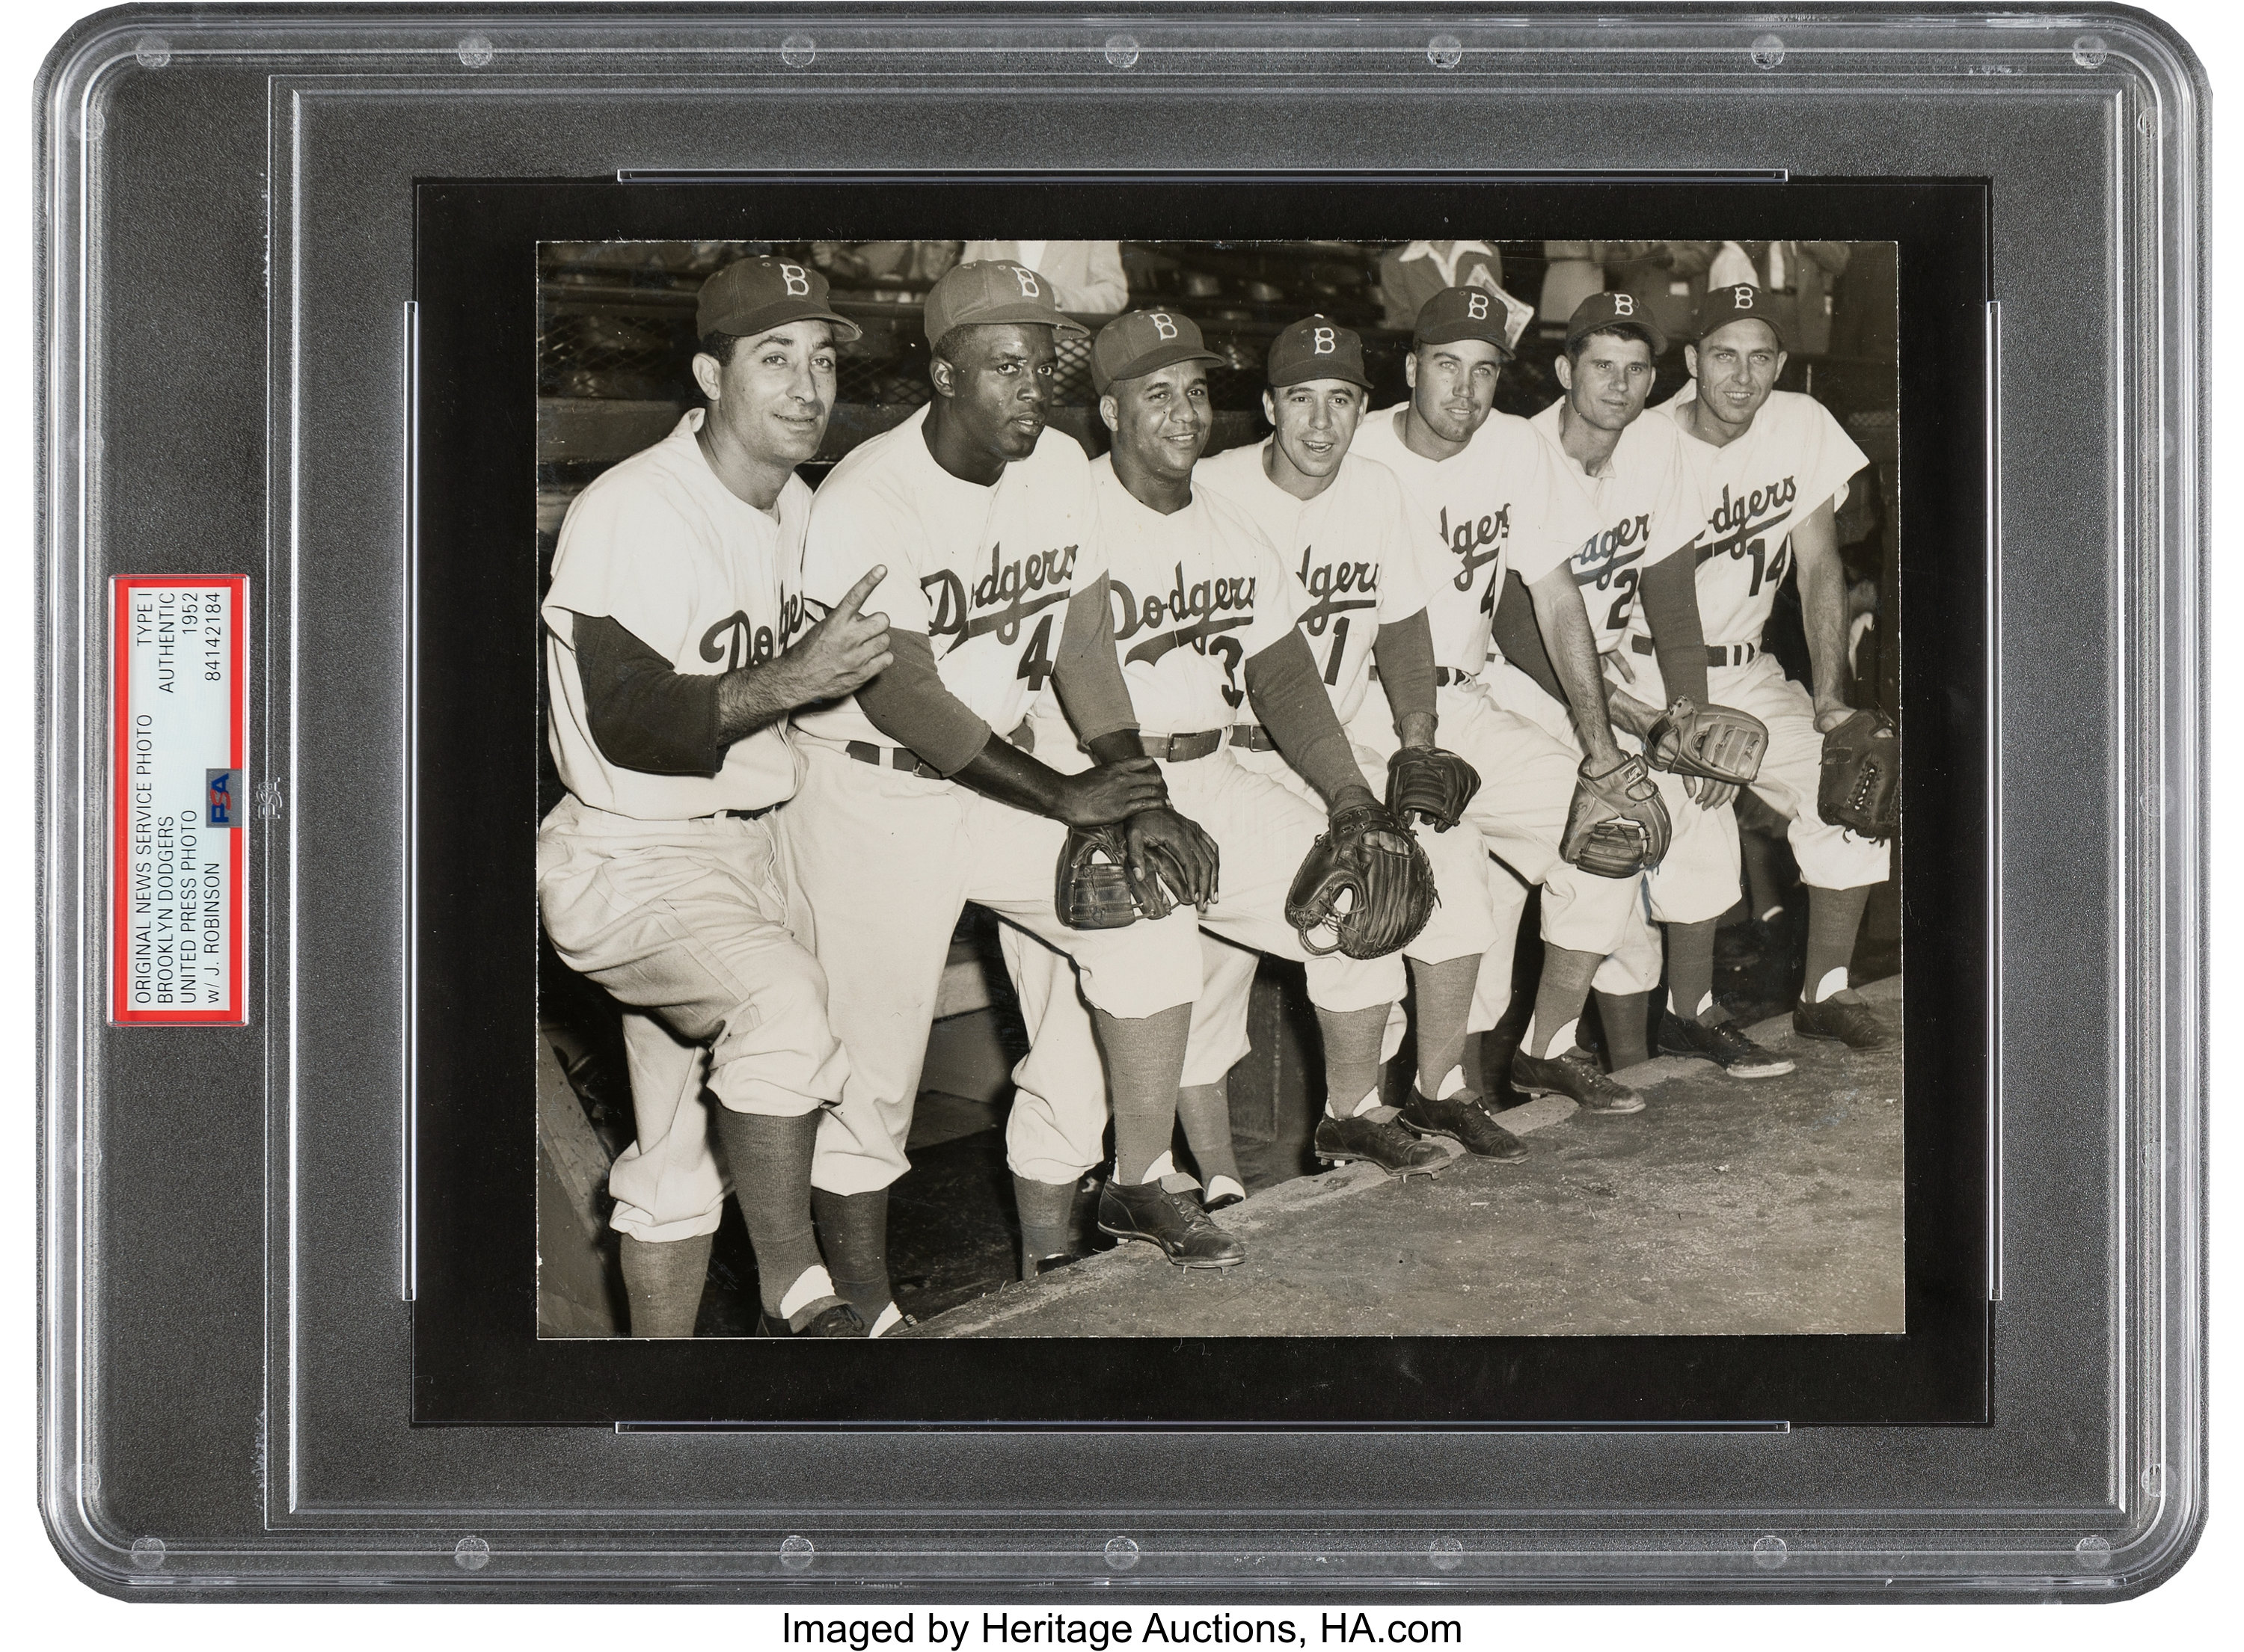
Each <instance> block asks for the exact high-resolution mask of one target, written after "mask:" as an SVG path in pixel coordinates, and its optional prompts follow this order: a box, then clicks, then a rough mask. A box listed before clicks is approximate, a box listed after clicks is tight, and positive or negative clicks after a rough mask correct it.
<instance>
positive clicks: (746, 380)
mask: <svg viewBox="0 0 2244 1652" xmlns="http://www.w3.org/2000/svg"><path fill="white" fill-rule="evenodd" d="M694 367H695V374H696V376H697V378H698V379H699V380H700V384H701V388H702V390H703V393H704V394H706V395H707V396H708V398H709V422H710V423H711V424H712V425H713V426H714V427H715V430H714V432H713V434H715V435H717V437H718V439H719V441H720V443H721V444H723V445H726V446H730V447H733V448H738V449H740V450H742V451H745V452H747V453H749V454H753V455H755V456H756V457H757V458H759V459H761V460H763V461H765V462H768V463H772V464H779V465H786V466H789V467H792V466H794V465H799V464H801V463H802V462H804V461H805V460H808V459H809V458H811V457H813V456H814V455H816V453H817V452H818V444H819V443H820V442H821V441H823V440H824V439H825V436H826V420H827V416H828V415H829V414H831V413H832V412H833V411H834V374H835V350H834V329H833V328H832V327H830V326H828V324H827V323H826V322H824V321H789V322H787V323H785V324H784V325H782V326H781V327H775V328H774V329H773V330H772V331H771V332H769V333H766V334H761V335H760V336H759V337H756V338H752V339H742V340H741V341H740V342H739V343H738V344H736V345H734V346H733V354H732V356H731V358H730V359H729V360H728V361H725V362H724V363H722V364H721V365H720V364H719V362H718V361H717V359H716V358H715V357H714V356H709V355H704V356H700V357H697V358H696V360H695V363H694Z"/></svg>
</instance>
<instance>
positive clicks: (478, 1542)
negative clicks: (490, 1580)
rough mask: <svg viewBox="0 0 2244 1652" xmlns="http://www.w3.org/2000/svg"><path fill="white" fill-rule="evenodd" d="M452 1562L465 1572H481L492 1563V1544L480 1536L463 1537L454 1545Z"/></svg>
mask: <svg viewBox="0 0 2244 1652" xmlns="http://www.w3.org/2000/svg"><path fill="white" fill-rule="evenodd" d="M452 1564H453V1565H455V1566H456V1567H458V1568H460V1569H461V1570H462V1571H463V1572H480V1571H482V1570H483V1568H484V1567H486V1566H489V1565H490V1544H489V1543H486V1542H484V1541H483V1539H482V1538H480V1537H463V1538H462V1539H461V1540H460V1541H458V1542H456V1543H455V1544H453V1545H452Z"/></svg>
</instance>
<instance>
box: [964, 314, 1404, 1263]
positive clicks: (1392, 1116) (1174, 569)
mask: <svg viewBox="0 0 2244 1652" xmlns="http://www.w3.org/2000/svg"><path fill="white" fill-rule="evenodd" d="M1091 359H1092V378H1093V382H1094V384H1095V386H1096V388H1098V393H1099V403H1098V410H1099V416H1100V418H1101V419H1103V420H1104V421H1105V424H1106V427H1107V428H1108V429H1109V430H1111V431H1112V433H1113V437H1114V446H1113V450H1112V452H1111V453H1110V454H1109V455H1106V457H1105V458H1103V459H1101V460H1099V461H1098V462H1097V463H1096V465H1095V466H1094V469H1096V471H1097V472H1098V502H1099V513H1100V523H1101V525H1102V527H1103V529H1105V536H1106V545H1107V578H1108V583H1109V587H1110V590H1111V591H1112V600H1113V604H1114V624H1113V635H1114V647H1115V649H1116V650H1117V651H1118V653H1119V658H1120V661H1121V664H1122V670H1123V672H1124V674H1125V676H1126V677H1127V678H1128V679H1129V684H1130V695H1131V699H1132V702H1133V703H1134V704H1135V705H1136V706H1137V707H1138V711H1139V716H1140V718H1142V719H1143V721H1144V725H1145V733H1144V734H1143V736H1142V738H1143V740H1144V744H1145V749H1146V751H1147V752H1150V753H1151V754H1152V755H1153V756H1155V757H1157V758H1158V759H1160V761H1161V765H1162V768H1163V772H1164V773H1165V774H1166V777H1167V779H1168V783H1169V790H1170V792H1171V793H1172V795H1173V797H1174V798H1175V799H1176V802H1177V806H1178V807H1179V809H1180V810H1182V811H1183V812H1184V813H1186V814H1188V815H1189V816H1190V817H1191V818H1192V819H1194V820H1195V821H1197V822H1199V823H1200V825H1201V826H1204V827H1205V828H1206V830H1207V832H1208V833H1209V834H1210V835H1211V836H1213V838H1214V839H1215V841H1216V844H1217V846H1218V847H1219V848H1220V852H1221V854H1222V866H1223V874H1222V882H1221V887H1220V893H1219V894H1218V896H1217V898H1216V900H1214V901H1213V903H1212V904H1210V905H1209V906H1208V907H1207V908H1206V911H1205V912H1204V913H1202V914H1201V915H1200V924H1201V926H1202V927H1204V928H1205V929H1206V930H1207V931H1208V932H1209V933H1210V934H1213V935H1214V936H1215V937H1216V938H1217V939H1218V940H1219V941H1227V942H1231V943H1233V944H1234V945H1235V946H1238V947H1247V948H1250V949H1252V950H1253V951H1254V952H1259V953H1267V954H1271V955H1272V956H1274V957H1280V958H1285V959H1288V960H1292V961H1299V962H1301V963H1302V964H1303V965H1305V966H1306V973H1307V974H1308V993H1309V1001H1310V1002H1311V1003H1312V1004H1313V1005H1314V1006H1315V1009H1316V1015H1317V1025H1318V1029H1319V1031H1320V1033H1321V1036H1322V1042H1323V1046H1324V1065H1325V1092H1326V1108H1325V1116H1323V1117H1322V1118H1321V1119H1320V1120H1319V1121H1318V1124H1317V1134H1316V1147H1317V1151H1318V1152H1319V1153H1320V1154H1321V1155H1323V1156H1326V1157H1328V1158H1329V1159H1333V1160H1348V1159H1357V1158H1362V1159H1367V1160H1369V1161H1370V1162H1372V1163H1375V1164H1378V1165H1379V1166H1380V1167H1381V1168H1382V1170H1386V1171H1388V1172H1389V1174H1390V1175H1396V1176H1402V1175H1406V1174H1413V1173H1422V1172H1431V1171H1433V1170H1436V1169H1438V1168H1440V1167H1441V1166H1442V1165H1443V1163H1445V1162H1446V1159H1445V1156H1444V1155H1443V1152H1442V1151H1441V1150H1440V1149H1438V1148H1436V1147H1435V1146H1433V1145H1432V1144H1431V1143H1426V1142H1422V1141H1419V1140H1418V1139H1417V1138H1416V1137H1415V1136H1412V1135H1411V1134H1410V1133H1409V1131H1407V1130H1405V1129H1402V1128H1401V1127H1400V1126H1399V1125H1398V1123H1396V1109H1393V1108H1389V1107H1385V1106H1383V1105H1382V1104H1381V1102H1380V1100H1379V1059H1380V1046H1381V1042H1382V1035H1383V1033H1384V1032H1385V1029H1386V1026H1387V1018H1388V1012H1389V1008H1391V1007H1392V1006H1393V1005H1394V1004H1395V1002H1396V1001H1397V1000H1398V999H1400V998H1401V997H1402V988H1403V985H1404V974H1403V967H1402V959H1401V958H1400V957H1399V956H1398V955H1396V954H1388V955H1387V956H1384V957H1381V958H1376V959H1369V960H1358V959H1354V958H1349V957H1348V956H1346V955H1344V954H1341V953H1339V952H1329V953H1325V954H1321V955H1320V954H1315V953H1313V952H1312V951H1311V950H1310V949H1309V948H1308V947H1306V946H1305V945H1304V944H1303V941H1302V937H1301V934H1300V933H1299V932H1298V931H1296V930H1295V929H1294V927H1293V926H1292V925H1291V924H1290V923H1288V921H1287V919H1286V916H1285V907H1286V895H1287V890H1288V886H1289V885H1290V884H1291V883H1292V881H1293V879H1294V873H1295V872H1296V871H1297V870H1298V869H1299V868H1300V866H1301V861H1302V860H1303V859H1304V857H1305V856H1307V855H1308V852H1309V849H1310V846H1311V845H1312V844H1313V843H1314V842H1315V839H1316V838H1317V836H1318V835H1319V833H1321V832H1322V831H1323V830H1324V829H1325V827H1326V825H1327V813H1326V812H1327V810H1328V809H1330V810H1331V811H1332V812H1334V813H1338V812H1339V811H1341V810H1342V809H1345V808H1348V807H1351V806H1358V805H1362V804H1365V803H1369V802H1374V801H1375V796H1374V794H1373V793H1371V792H1370V790H1369V788H1368V787H1367V786H1365V784H1364V778H1363V774H1362V770H1361V769H1360V768H1359V767H1358V765H1357V762H1356V759H1355V753H1354V751H1353V749H1352V748H1351V746H1350V745H1349V742H1348V737H1347V735H1346V733H1345V732H1343V731H1342V728H1341V725H1340V722H1339V719H1338V718H1336V717H1335V715H1334V712H1333V703H1332V700H1331V698H1330V696H1329V694H1328V691H1327V689H1326V686H1325V684H1324V682H1323V679H1322V672H1323V669H1324V663H1323V662H1322V661H1321V660H1319V659H1318V658H1316V657H1315V655H1314V654H1313V653H1312V652H1311V651H1310V646H1309V642H1308V637H1305V636H1304V635H1303V633H1302V631H1301V629H1300V628H1299V624H1298V622H1299V621H1300V620H1301V617H1302V616H1303V614H1304V612H1305V611H1306V610H1307V609H1308V606H1309V597H1308V592H1307V591H1306V590H1304V589H1303V587H1302V585H1301V581H1300V580H1298V579H1297V578H1296V577H1294V571H1293V570H1292V569H1291V568H1290V567H1288V565H1287V563H1286V562H1285V561H1284V559H1283V558H1282V557H1281V556H1280V554H1279V552H1278V550H1277V549H1276V548H1275V547H1274V545H1272V544H1271V543H1270V542H1269V540H1268V539H1267V538H1266V537H1264V536H1263V534H1262V532H1261V529H1258V528H1257V527H1256V526H1255V525H1254V520H1253V518H1252V517H1250V516H1248V515H1247V512H1246V511H1244V510H1242V509H1240V507H1239V506H1237V505H1236V504H1234V503H1233V502H1231V500H1230V498H1229V497H1228V496H1227V495H1225V494H1223V493H1220V492H1218V491H1217V490H1215V489H1212V488H1206V487H1200V486H1196V485H1195V482H1194V466H1195V464H1196V462H1197V461H1198V460H1199V458H1200V449H1201V448H1203V447H1204V446H1206V442H1207V436H1208V432H1209V430H1210V429H1211V428H1213V415H1212V413H1211V412H1210V410H1209V406H1208V399H1207V364H1208V363H1209V362H1211V361H1218V360H1220V358H1219V357H1217V356H1216V355H1214V354H1213V352H1211V351H1209V350H1208V349H1206V347H1205V346H1204V345H1203V343H1202V341H1201V338H1200V329H1199V328H1198V327H1195V326H1194V325H1193V322H1192V321H1191V320H1189V319H1187V318H1186V317H1184V316H1181V315H1177V314H1173V313H1171V312H1168V311H1164V310H1149V311H1138V312H1133V313H1132V314H1128V315H1125V316H1121V317H1119V318H1118V319H1117V320H1114V321H1112V322H1110V323H1108V325H1107V326H1106V327H1104V328H1102V329H1101V330H1100V332H1099V334H1098V338H1097V339H1096V340H1095V341H1093V343H1092V358H1091ZM1250 695H1251V696H1252V697H1253V698H1254V705H1255V708H1256V711H1257V712H1258V713H1259V715H1260V717H1261V719H1262V720H1261V727H1263V728H1265V729H1267V731H1268V732H1269V734H1270V735H1271V736H1272V737H1273V738H1274V741H1275V744H1276V745H1277V747H1278V749H1279V751H1281V752H1283V753H1284V754H1285V757H1286V759H1287V760H1288V762H1290V763H1291V764H1293V765H1294V767H1295V768H1297V769H1298V770H1299V771H1300V772H1301V774H1302V775H1303V776H1304V777H1306V781H1307V786H1308V787H1314V788H1315V796H1316V797H1317V798H1318V799H1321V802H1313V801H1311V800H1310V797H1309V796H1308V794H1307V793H1306V792H1305V790H1303V789H1297V788H1296V787H1294V786H1288V785H1286V784H1283V783H1281V782H1280V781H1279V780H1277V779H1274V778H1273V777H1272V776H1270V775H1269V774H1267V773H1265V772H1258V770H1256V769H1254V768H1249V767H1248V766H1247V765H1245V764H1243V763H1242V762H1240V752H1241V748H1240V746H1238V745H1234V744H1233V739H1232V737H1233V735H1234V732H1235V730H1236V727H1237V725H1238V718H1239V716H1240V706H1241V705H1243V704H1244V703H1245V702H1246V700H1247V698H1248V697H1249V696H1250ZM1042 723H1043V719H1041V718H1039V719H1038V724H1039V726H1038V734H1037V749H1038V751H1039V752H1056V750H1057V748H1058V747H1059V746H1060V745H1063V744H1064V743H1065V736H1064V734H1062V733H1060V732H1047V730H1046V729H1045V728H1044V726H1042ZM1054 760H1058V759H1057V757H1055V759H1054ZM1125 933H1126V932H1125ZM1008 961H1009V963H1010V964H1011V965H1012V967H1013V968H1014V969H1015V974H1016V981H1017V985H1018V987H1019V990H1020V995H1021V1001H1022V1010H1023V1015H1024V1020H1025V1021H1026V1022H1027V1024H1028V1030H1029V1037H1030V1043H1031V1050H1030V1054H1029V1056H1028V1057H1027V1058H1026V1059H1025V1060H1024V1062H1023V1063H1022V1064H1021V1066H1020V1067H1019V1068H1018V1069H1016V1075H1015V1076H1016V1080H1017V1086H1018V1087H1017V1090H1016V1092H1015V1095H1014V1098H1013V1122H1012V1123H1009V1126H1008V1131H1009V1136H1008V1145H1009V1149H1010V1151H1011V1153H1012V1155H1013V1166H1014V1170H1015V1173H1016V1174H1017V1175H1019V1174H1023V1173H1024V1172H1025V1173H1029V1174H1033V1175H1035V1176H1036V1177H1039V1178H1041V1179H1043V1180H1045V1181H1047V1182H1049V1183H1053V1184H1055V1185H1057V1184H1058V1183H1062V1182H1065V1183H1072V1182H1073V1181H1074V1179H1075V1178H1076V1177H1078V1176H1080V1175H1081V1174H1082V1172H1083V1170H1085V1168H1087V1167H1088V1166H1089V1165H1091V1164H1093V1163H1097V1162H1098V1156H1099V1151H1100V1150H1099V1136H1100V1132H1101V1130H1102V1129H1103V1128H1104V1124H1105V1085H1104V1082H1102V1079H1101V1075H1100V1074H1099V1071H1098V1062H1097V1052H1096V1050H1095V1049H1093V1048H1092V1045H1091V1043H1090V1041H1089V1040H1088V1039H1087V1038H1085V1036H1084V1035H1083V1034H1084V1017H1083V1016H1082V1015H1081V1012H1080V1007H1079V1004H1078V999H1077V995H1076V994H1075V993H1074V992H1073V991H1072V990H1071V988H1070V985H1069V983H1068V981H1067V980H1066V975H1065V968H1066V966H1065V960H1063V959H1060V958H1058V957H1056V956H1054V955H1052V954H1049V953H1045V954H1041V955H1038V954H1037V953H1036V952H1035V951H1034V950H1032V949H1031V948H1029V947H1023V946H1020V945H1019V944H1018V943H1016V944H1015V946H1014V947H1013V950H1012V952H1011V953H1010V954H1009V958H1008ZM1199 962H1200V961H1199V958H1198V955H1197V954H1195V956H1194V961H1193V963H1194V970H1195V975H1194V985H1195V986H1197V985H1198V975H1197V971H1198V968H1199ZM1040 976H1041V977H1042V978H1041V979H1039V977H1040ZM1087 992H1088V986H1087V984H1086V987H1085V993H1086V994H1087ZM1194 1022H1195V1026H1194V1028H1193V1049H1192V1052H1191V1054H1190V1055H1188V1057H1187V1059H1186V1070H1185V1082H1186V1085H1187V1086H1188V1087H1190V1088H1192V1089H1202V1090H1205V1089H1210V1088H1212V1087H1213V1086H1215V1085H1217V1084H1219V1083H1220V1081H1221V1079H1222V1077H1223V1075H1224V1074H1225V1073H1226V1072H1227V1071H1228V1069H1230V1068H1231V1066H1232V1065H1233V1064H1234V1062H1236V1061H1237V1060H1238V1059H1239V1057H1240V1055H1242V1054H1244V1053H1245V1050H1244V1039H1243V1036H1241V1035H1240V1034H1241V1033H1243V1028H1238V1029H1235V1030H1234V1029H1233V1028H1223V1029H1214V1028H1209V1027H1208V1026H1206V1024H1205V1022H1204V1020H1203V1018H1202V1017H1201V1015H1200V1014H1199V1013H1197V1012H1196V1013H1195V1015H1194ZM1219 1030H1220V1032H1221V1033H1222V1034H1223V1036H1221V1037H1213V1036H1211V1034H1213V1033H1215V1032H1218V1031H1219ZM1121 1106H1122V1102H1121V1098H1120V1096H1119V1094H1118V1095H1117V1096H1116V1098H1115V1108H1116V1116H1117V1129H1116V1160H1115V1167H1114V1178H1113V1179H1112V1180H1111V1181H1110V1182H1109V1183H1108V1184H1107V1187H1108V1191H1109V1193H1111V1192H1112V1190H1113V1189H1114V1188H1115V1187H1117V1186H1127V1185H1128V1184H1129V1183H1130V1182H1131V1181H1132V1180H1133V1179H1145V1180H1152V1179H1154V1178H1159V1177H1166V1176H1173V1175H1176V1174H1177V1173H1176V1172H1175V1171H1174V1170H1173V1161H1172V1160H1171V1157H1170V1155H1169V1152H1168V1143H1167V1142H1166V1141H1164V1142H1163V1143H1161V1144H1160V1146H1161V1151H1160V1152H1159V1154H1157V1155H1155V1156H1152V1158H1151V1159H1150V1160H1147V1161H1144V1162H1140V1161H1139V1160H1136V1159H1133V1158H1132V1157H1130V1156H1125V1153H1124V1152H1123V1150H1122V1145H1121V1139H1120V1138H1121V1130H1120V1128H1119V1123H1120V1109H1121ZM1202 1168H1203V1170H1206V1169H1207V1168H1209V1167H1207V1166H1205V1165H1204V1166H1203V1167H1202ZM1182 1180H1183V1178H1181V1177H1179V1183H1181V1182H1182ZM1183 1191H1184V1190H1183V1187H1182V1185H1181V1184H1179V1186H1178V1194H1179V1197H1183ZM1203 1219H1205V1218H1203ZM1211 1225H1212V1224H1211ZM1099 1226H1100V1228H1101V1229H1102V1230H1103V1231H1105V1232H1108V1233H1111V1234H1114V1235H1115V1236H1116V1237H1139V1235H1137V1234H1135V1233H1133V1232H1132V1231H1130V1229H1129V1226H1128V1224H1126V1223H1125V1222H1119V1221H1113V1220H1110V1217H1109V1210H1108V1207H1107V1205H1106V1204H1105V1199H1104V1197H1102V1202H1101V1207H1100V1214H1099ZM1042 1259H1043V1258H1038V1257H1026V1258H1024V1261H1025V1262H1027V1263H1028V1264H1030V1265H1031V1266H1033V1265H1034V1264H1035V1263H1036V1262H1037V1261H1038V1260H1042ZM1172 1259H1173V1260H1183V1259H1186V1258H1175V1257H1173V1258H1172Z"/></svg>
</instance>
